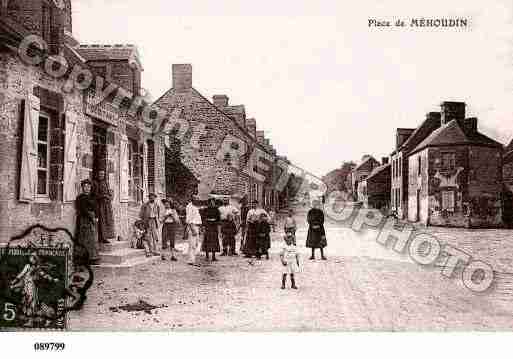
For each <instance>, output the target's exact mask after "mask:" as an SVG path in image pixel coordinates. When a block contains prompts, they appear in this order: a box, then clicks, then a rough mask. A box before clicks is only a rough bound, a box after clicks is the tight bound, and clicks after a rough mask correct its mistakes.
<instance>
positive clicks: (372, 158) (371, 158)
mask: <svg viewBox="0 0 513 359" xmlns="http://www.w3.org/2000/svg"><path fill="white" fill-rule="evenodd" d="M371 160H372V161H374V162H378V161H376V159H375V158H374V157H372V156H369V157H367V158H366V159H365V160H364V161H363V162H362V163H360V164H359V165H358V166H356V167H355V169H354V170H353V171H358V170H359V169H360V168H361V167H362V166H363V165H364V164H366V163H367V162H369V161H371ZM378 163H379V162H378Z"/></svg>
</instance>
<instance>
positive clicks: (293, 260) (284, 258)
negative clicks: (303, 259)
mask: <svg viewBox="0 0 513 359" xmlns="http://www.w3.org/2000/svg"><path fill="white" fill-rule="evenodd" d="M293 238H294V235H293V234H292V232H290V231H289V232H286V234H285V245H284V246H283V249H282V251H281V253H280V259H281V263H282V264H283V274H282V278H281V289H285V282H286V281H287V274H290V283H291V288H292V289H298V288H297V287H296V279H295V277H294V274H295V273H297V272H298V271H299V253H298V252H297V250H296V245H295V244H294V242H293Z"/></svg>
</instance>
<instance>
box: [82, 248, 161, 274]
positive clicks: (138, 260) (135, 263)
mask: <svg viewBox="0 0 513 359" xmlns="http://www.w3.org/2000/svg"><path fill="white" fill-rule="evenodd" d="M143 253H144V251H143ZM160 260H161V259H160V256H152V257H146V256H144V255H143V256H142V257H134V258H130V259H128V260H126V261H125V262H123V263H121V264H108V263H101V264H98V265H93V266H91V267H92V269H93V271H94V274H95V275H101V276H124V275H129V274H131V273H132V272H133V271H134V270H136V269H137V268H138V267H140V266H142V265H145V264H151V263H155V262H157V261H160Z"/></svg>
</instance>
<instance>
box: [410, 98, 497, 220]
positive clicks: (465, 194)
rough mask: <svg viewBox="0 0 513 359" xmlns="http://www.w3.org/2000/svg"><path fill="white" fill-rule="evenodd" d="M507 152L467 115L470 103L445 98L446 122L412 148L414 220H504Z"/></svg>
mask: <svg viewBox="0 0 513 359" xmlns="http://www.w3.org/2000/svg"><path fill="white" fill-rule="evenodd" d="M412 136H413V134H412ZM410 138H411V137H410ZM502 152H503V147H502V145H501V144H500V143H498V142H496V141H494V140H493V139H491V138H489V137H487V136H485V135H483V134H482V133H480V132H479V131H478V129H477V119H476V118H465V104H464V103H461V102H444V103H443V104H442V111H441V127H440V128H438V129H436V130H434V131H433V132H432V133H431V134H429V136H427V137H426V138H425V139H424V140H423V141H422V142H421V143H419V144H418V145H417V146H416V147H415V148H414V149H412V150H411V151H409V153H408V220H410V221H413V222H417V221H419V222H421V223H423V224H426V225H440V226H455V227H497V226H501V225H502V209H501V207H502V205H501V193H502V189H503V187H502V186H503V181H502V160H503V159H502Z"/></svg>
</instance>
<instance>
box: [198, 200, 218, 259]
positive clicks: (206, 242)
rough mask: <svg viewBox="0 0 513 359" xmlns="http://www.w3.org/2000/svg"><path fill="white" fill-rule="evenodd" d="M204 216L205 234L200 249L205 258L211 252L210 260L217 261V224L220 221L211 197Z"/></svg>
mask: <svg viewBox="0 0 513 359" xmlns="http://www.w3.org/2000/svg"><path fill="white" fill-rule="evenodd" d="M204 218H205V234H204V237H203V243H202V245H201V250H202V251H203V252H205V255H206V257H207V260H208V259H209V253H212V262H215V261H217V259H216V252H220V251H221V246H220V245H219V224H220V222H221V213H220V212H219V209H217V207H216V202H215V199H213V198H211V199H210V200H209V201H208V207H207V208H206V209H205V211H204Z"/></svg>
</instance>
